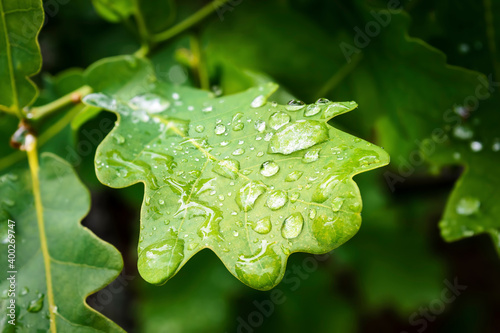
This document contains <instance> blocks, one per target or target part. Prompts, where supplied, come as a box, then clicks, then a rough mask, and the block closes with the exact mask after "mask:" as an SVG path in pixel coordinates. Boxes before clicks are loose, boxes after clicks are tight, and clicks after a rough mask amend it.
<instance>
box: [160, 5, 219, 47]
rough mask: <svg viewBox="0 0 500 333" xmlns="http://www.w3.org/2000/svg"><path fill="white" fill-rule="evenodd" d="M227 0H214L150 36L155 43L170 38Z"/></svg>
mask: <svg viewBox="0 0 500 333" xmlns="http://www.w3.org/2000/svg"><path fill="white" fill-rule="evenodd" d="M228 1H229V0H214V1H212V2H211V3H209V4H208V5H206V6H205V7H203V8H201V9H200V10H199V11H197V12H196V13H194V14H193V15H191V16H189V17H188V18H187V19H185V20H184V21H182V22H180V23H178V24H176V25H174V26H173V27H171V28H169V29H167V30H165V31H163V32H160V33H158V34H155V35H153V36H152V40H153V41H154V42H156V43H159V42H164V41H166V40H167V39H170V38H172V37H174V36H176V35H178V34H180V33H181V32H183V31H185V30H187V29H189V28H191V27H192V26H194V25H195V24H197V23H198V22H200V21H201V20H203V19H204V18H205V17H207V16H208V15H210V14H212V13H213V12H214V11H216V10H217V9H218V8H220V7H222V6H223V5H225V4H226V3H227V2H228Z"/></svg>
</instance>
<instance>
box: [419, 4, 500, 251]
mask: <svg viewBox="0 0 500 333" xmlns="http://www.w3.org/2000/svg"><path fill="white" fill-rule="evenodd" d="M433 5H434V6H435V8H433V7H431V10H433V11H434V12H435V13H436V15H437V18H438V20H437V24H439V27H440V29H439V30H438V31H440V32H441V34H443V35H444V36H446V43H444V45H442V46H443V47H444V48H445V51H446V52H447V54H450V55H451V56H450V57H451V58H452V59H453V60H454V62H455V63H457V64H459V65H464V66H468V67H471V68H472V69H474V70H480V71H482V72H483V73H484V74H485V75H484V76H481V77H480V78H479V79H478V80H477V84H476V87H475V89H471V90H470V91H469V92H468V94H466V95H464V96H463V98H462V99H461V100H460V103H457V104H456V105H455V106H454V107H452V108H449V110H448V112H447V117H446V119H445V120H446V122H445V123H444V124H443V125H442V126H441V127H442V128H443V129H444V130H445V131H446V134H447V136H446V140H443V141H444V142H440V143H439V144H436V143H435V142H433V141H431V140H428V141H427V142H425V144H423V145H422V154H423V155H424V156H426V157H427V159H428V160H429V161H430V162H431V163H432V164H433V165H435V166H438V167H444V166H450V165H460V166H463V167H464V172H463V173H462V175H461V177H460V179H459V180H458V181H457V182H456V183H455V186H454V188H453V191H452V192H451V194H450V196H449V198H448V202H447V204H446V208H445V211H444V214H443V216H442V219H441V221H440V223H439V226H440V229H441V235H442V236H443V238H444V239H445V240H446V241H456V240H459V239H463V238H467V237H472V236H476V235H480V234H488V235H490V236H491V237H492V239H493V244H494V246H495V248H496V250H497V251H498V252H499V253H500V219H499V218H498V216H499V215H500V206H499V205H498V198H499V196H498V188H499V187H500V178H499V177H498V174H497V171H496V170H498V165H499V164H500V132H499V130H498V124H500V112H499V111H500V110H499V105H500V90H499V89H500V57H499V54H498V50H497V49H496V47H495V45H496V46H497V47H498V45H500V17H499V16H498V13H499V11H500V2H498V1H484V2H475V1H464V2H461V3H460V5H459V6H455V4H454V3H453V2H451V1H443V2H440V3H439V4H433ZM450 13H453V15H450ZM470 22H475V24H474V25H472V26H470V28H466V27H467V26H469V25H470V24H469V23H470ZM438 41H439V39H438ZM436 46H439V47H441V45H440V44H438V45H436ZM488 82H489V84H488ZM433 147H436V148H435V149H434V150H433V149H431V148H433Z"/></svg>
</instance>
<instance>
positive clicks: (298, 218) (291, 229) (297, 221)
mask: <svg viewBox="0 0 500 333" xmlns="http://www.w3.org/2000/svg"><path fill="white" fill-rule="evenodd" d="M303 227H304V217H303V216H302V214H301V213H298V212H297V213H293V214H292V215H290V216H288V217H287V218H286V219H285V221H284V222H283V226H282V228H281V235H282V236H283V238H286V239H292V238H296V237H297V236H299V235H300V233H301V232H302V228H303Z"/></svg>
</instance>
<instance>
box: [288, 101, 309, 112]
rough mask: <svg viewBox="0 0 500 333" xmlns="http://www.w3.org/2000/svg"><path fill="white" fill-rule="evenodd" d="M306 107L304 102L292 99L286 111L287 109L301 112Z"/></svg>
mask: <svg viewBox="0 0 500 333" xmlns="http://www.w3.org/2000/svg"><path fill="white" fill-rule="evenodd" d="M304 107H305V103H304V102H302V101H297V100H294V99H292V100H291V101H290V102H288V105H287V106H286V107H285V109H287V110H288V111H299V110H301V109H303V108H304Z"/></svg>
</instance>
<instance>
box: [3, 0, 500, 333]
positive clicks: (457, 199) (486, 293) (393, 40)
mask: <svg viewBox="0 0 500 333" xmlns="http://www.w3.org/2000/svg"><path fill="white" fill-rule="evenodd" d="M92 3H94V4H95V5H96V7H93V5H92ZM114 3H115V5H116V6H117V7H116V8H113V6H111V5H110V1H99V0H94V1H87V0H71V1H58V0H47V1H44V8H45V11H46V23H45V25H44V27H43V28H42V31H41V33H40V36H39V41H40V46H41V51H42V56H43V67H42V72H41V73H40V75H38V76H36V77H34V78H33V80H34V81H35V82H36V83H38V85H39V87H41V93H40V96H39V99H38V100H37V101H36V102H35V105H43V104H46V103H48V102H51V101H53V100H56V99H57V98H60V97H61V96H63V95H64V94H66V93H67V92H69V91H72V90H73V89H74V88H76V87H77V86H78V85H79V84H80V83H81V81H79V80H81V79H82V77H81V73H82V72H81V70H78V69H75V68H81V69H82V70H86V69H87V71H86V73H87V77H86V78H85V80H86V81H85V82H92V79H91V76H92V75H91V73H92V68H96V65H93V64H94V63H95V62H96V61H100V60H101V59H103V58H107V57H113V56H117V55H124V54H133V53H134V52H136V51H137V50H140V49H141V45H142V46H143V48H142V51H143V52H144V51H145V52H147V57H148V58H150V59H151V61H152V64H153V68H154V71H155V74H156V76H157V77H158V78H159V80H161V81H162V82H164V83H166V84H172V85H179V86H181V85H182V86H191V87H201V86H202V84H203V82H205V81H206V80H205V79H204V76H206V77H207V78H208V82H209V83H210V84H209V88H210V89H211V90H212V91H213V92H215V93H216V94H217V95H221V94H222V95H224V94H233V93H237V92H240V91H243V90H245V89H247V88H249V87H252V86H255V85H257V84H258V83H262V82H267V81H273V82H277V83H279V84H280V90H279V91H278V92H277V93H275V95H274V96H273V98H274V99H275V100H277V101H278V102H280V103H286V102H287V101H288V100H289V99H291V98H297V99H301V100H304V101H305V102H308V103H310V102H313V101H314V100H315V99H316V98H318V97H326V98H329V99H331V100H355V101H356V102H357V103H358V104H359V105H360V107H359V109H358V110H356V111H354V112H351V113H349V114H347V115H345V116H343V117H339V118H338V120H337V119H335V120H334V121H333V123H332V125H333V126H336V127H338V128H340V129H342V130H345V131H347V132H349V133H352V134H354V135H357V136H359V137H361V138H363V139H366V140H369V141H371V142H374V143H375V144H378V145H381V146H384V147H385V149H386V150H387V152H388V153H389V154H390V155H391V165H390V166H389V167H388V168H386V169H385V170H381V171H380V172H372V173H368V174H363V175H360V176H356V177H355V178H354V180H355V181H356V182H357V183H358V184H359V187H360V190H361V194H362V198H363V204H364V207H363V213H362V218H363V223H362V226H361V229H360V231H359V233H358V234H357V235H356V236H355V237H354V238H353V239H352V240H350V241H349V242H347V243H346V244H345V245H344V246H343V247H341V248H339V249H338V250H335V251H333V252H332V253H331V254H329V255H328V256H326V257H319V258H318V257H314V256H309V255H305V254H294V255H292V256H291V257H290V261H289V263H288V270H287V275H286V276H285V278H284V280H283V282H282V283H281V284H279V285H278V286H277V287H276V288H275V289H274V290H271V291H267V292H259V291H254V290H251V289H249V288H248V287H246V286H244V285H243V284H241V283H240V282H239V281H237V280H236V279H235V278H234V277H232V276H231V274H230V273H229V272H228V271H227V270H226V268H225V267H224V266H223V265H222V264H221V262H220V260H219V259H217V257H216V256H215V255H213V254H212V253H210V252H209V251H203V252H202V253H200V254H198V255H196V256H195V257H194V258H193V259H192V260H191V261H190V262H189V263H188V264H187V265H186V266H185V267H184V268H183V270H182V271H181V272H180V273H179V274H178V275H177V276H176V277H175V278H173V279H172V280H170V281H169V282H168V283H167V284H165V285H164V286H161V287H155V286H151V285H149V284H147V283H146V282H145V281H143V280H142V279H141V278H140V277H139V275H138V273H137V271H136V268H135V267H136V261H137V257H136V256H137V255H136V248H137V239H138V237H137V236H138V232H139V224H138V223H137V222H138V216H139V209H140V204H141V201H142V197H143V193H144V188H143V186H142V185H141V186H139V185H137V186H134V187H131V188H128V189H125V190H119V191H116V190H110V189H108V188H106V187H104V186H103V185H101V184H100V183H99V182H98V181H97V179H96V178H95V171H94V164H93V157H94V151H95V148H96V146H97V144H98V143H99V141H100V140H102V139H103V138H104V136H105V134H107V132H108V131H109V130H110V126H105V125H106V124H108V123H109V124H112V122H113V121H114V118H113V117H114V116H112V115H110V114H108V113H98V112H97V111H96V110H93V112H90V113H87V112H88V111H86V112H85V113H83V114H82V113H80V111H81V110H74V109H75V108H78V107H81V106H76V107H68V108H64V109H62V110H61V112H58V113H56V114H54V115H51V116H50V117H47V118H46V119H43V120H42V121H39V122H36V123H33V127H34V128H35V130H36V131H37V132H39V133H41V134H42V135H43V133H47V132H48V130H49V129H50V128H52V127H53V126H55V125H57V124H60V125H61V126H63V129H62V130H60V131H58V132H57V134H54V135H50V137H47V140H46V143H45V144H44V145H43V146H42V149H41V150H42V151H50V152H55V153H56V154H58V155H59V156H61V157H63V158H65V159H67V160H68V161H69V162H70V163H72V164H73V166H74V167H75V168H76V170H77V171H78V174H79V176H80V177H81V178H82V179H83V180H84V181H85V183H86V184H87V186H88V187H89V188H90V189H91V191H92V195H93V198H94V199H93V202H92V211H91V213H90V215H89V216H88V218H87V219H86V220H85V224H86V225H87V226H89V227H90V228H91V229H92V230H94V231H95V232H96V233H97V234H98V235H99V236H100V237H101V238H103V239H105V240H106V241H109V242H111V243H112V244H114V245H116V246H117V247H118V249H119V250H120V251H121V253H122V255H123V257H124V261H125V267H126V269H125V270H126V272H127V274H128V275H131V276H133V278H131V280H130V281H129V282H127V284H126V285H124V288H123V289H122V290H121V291H120V292H116V293H115V292H110V293H111V295H112V297H111V299H110V300H105V299H104V298H103V297H100V296H102V295H103V294H100V293H102V292H103V291H101V292H100V293H97V294H96V295H93V296H91V297H90V299H89V303H90V304H97V305H98V306H99V308H98V310H99V311H101V312H102V313H104V314H105V315H107V316H108V317H109V318H111V319H112V320H114V321H115V322H116V323H118V324H119V325H121V326H122V327H123V328H124V329H126V330H127V331H130V332H182V333H184V332H235V331H236V332H274V331H286V332H304V331H307V330H312V331H315V332H347V333H349V332H418V331H420V332H421V331H425V332H498V330H500V321H499V319H498V318H500V313H499V310H498V309H500V303H499V302H500V301H499V297H498V295H500V287H499V284H498V281H499V280H500V268H499V265H498V255H497V253H496V251H495V248H496V249H497V250H498V248H500V236H499V230H500V219H499V218H498V216H499V213H500V212H499V208H498V207H499V206H498V205H497V201H496V200H499V199H500V194H499V192H498V190H497V189H498V187H499V185H500V184H499V182H500V177H499V176H498V172H497V169H498V165H499V162H500V157H499V156H500V151H499V150H500V141H499V139H500V132H499V128H500V127H499V126H500V122H499V120H500V116H499V111H500V110H499V106H500V104H499V103H500V95H499V92H498V89H499V86H498V83H496V82H498V81H500V69H499V68H500V65H499V64H500V56H499V54H498V48H499V47H500V29H499V28H500V1H498V0H483V1H471V0H467V1H460V2H452V1H445V0H443V1H441V0H440V1H432V0H413V1H396V0H389V1H383V0H356V1H340V0H339V1H327V0H324V1H320V0H317V1H306V0H272V1H250V0H233V1H228V2H225V3H224V4H223V5H222V7H219V8H218V9H216V7H213V6H214V5H217V3H218V1H215V2H214V3H210V2H208V1H202V0H194V1H189V2H188V1H178V0H177V1H157V0H154V1H153V0H151V1H115V2H114ZM155 3H158V7H155V6H151V4H155ZM219 4H222V2H220V3H219ZM394 4H399V5H400V7H401V8H403V9H404V10H394V11H392V12H391V11H388V9H389V8H396V7H392V5H394ZM134 6H136V7H134ZM204 6H208V7H204ZM210 6H212V9H213V13H212V14H211V15H208V16H207V17H206V18H204V19H203V20H200V21H199V22H197V24H195V25H193V26H192V27H190V28H189V29H187V30H186V31H183V33H180V34H178V35H175V36H174V37H172V38H170V39H168V40H165V41H159V37H155V38H156V39H155V38H152V37H151V38H149V39H148V38H145V36H146V37H147V36H153V37H154V36H159V35H161V32H162V30H163V31H164V30H167V31H168V29H170V28H172V27H176V26H177V24H179V23H181V22H184V20H186V19H188V20H189V18H190V17H192V15H193V14H195V13H197V12H198V10H200V9H201V8H210ZM400 7H397V8H400ZM137 8H140V11H137ZM156 9H157V10H156ZM137 12H140V13H142V15H144V16H142V18H143V19H144V17H145V19H144V20H143V22H142V23H141V16H140V15H138V14H137ZM105 19H108V20H109V21H106V20H105ZM141 25H142V27H143V28H141ZM141 37H142V38H141ZM144 45H149V46H150V49H149V50H145V49H144ZM89 67H90V69H88V68H89ZM103 71H104V74H106V73H107V74H108V77H109V81H114V82H120V81H122V82H123V83H125V82H126V81H127V80H128V79H129V78H127V77H116V76H114V75H115V74H116V73H114V71H113V68H108V69H105V70H104V69H103ZM61 72H62V73H61ZM102 74H103V73H100V75H102ZM2 75H3V73H2ZM488 78H490V85H489V86H487V84H484V83H483V82H485V81H486V82H488ZM87 84H88V83H87ZM100 84H102V87H103V86H106V87H108V86H109V84H105V83H104V82H100V81H99V80H97V82H96V81H94V82H93V83H92V85H93V86H95V87H99V85H100ZM478 87H479V88H478ZM103 89H104V88H103ZM478 89H480V90H479V95H478V92H477V90H478ZM117 90H119V84H118V88H117ZM113 92H115V91H113ZM486 92H488V93H489V94H490V95H488V94H487V93H486ZM474 97H475V99H474ZM273 98H271V99H273ZM476 100H477V103H476V102H475V101H476ZM71 112H73V113H72V114H74V115H77V114H78V116H73V117H71V118H70V119H68V120H67V121H66V119H65V115H66V114H69V113H71ZM75 117H76V118H75ZM75 119H76V120H75ZM72 121H73V127H72V126H71V122H72ZM16 124H17V121H16V119H15V117H13V116H11V115H7V114H3V113H2V114H0V129H1V130H0V140H1V141H2V143H1V144H0V168H2V170H1V171H2V173H4V172H6V170H9V169H10V170H11V169H14V168H19V167H21V166H23V165H26V161H25V160H24V158H23V156H22V154H21V155H19V154H17V155H16V156H17V157H15V158H14V159H13V157H12V156H14V155H13V154H16V152H15V151H14V150H13V149H11V148H10V147H9V146H8V145H7V142H8V140H9V137H10V136H11V134H12V133H13V131H14V130H15V128H16ZM103 124H104V125H103ZM96 129H97V130H98V131H99V134H95V135H94V136H89V133H97V132H95V131H94V130H96ZM93 131H94V132H93ZM84 143H88V145H86V146H85V147H84ZM87 148H88V149H87ZM470 236H477V237H473V238H468V237H470ZM462 238H467V239H464V240H461V241H459V242H453V243H447V242H445V241H455V240H458V239H462ZM491 238H493V241H494V246H492V243H491ZM454 281H458V284H460V285H466V286H467V289H465V290H462V291H460V290H459V291H458V292H457V293H455V294H453V291H452V288H450V284H451V285H453V283H454ZM105 290H111V289H109V288H108V289H105ZM443 295H445V296H443Z"/></svg>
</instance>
